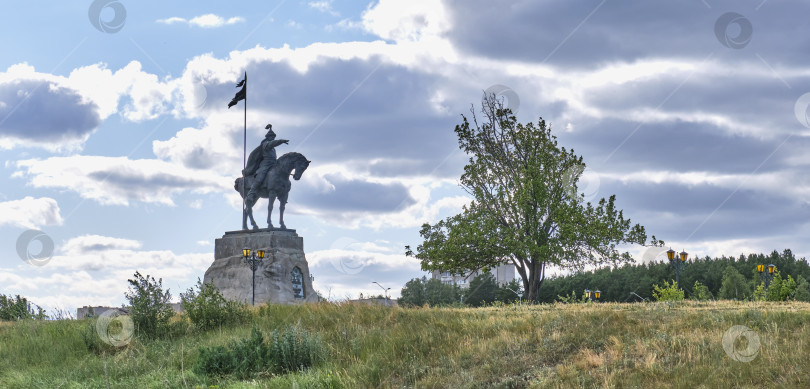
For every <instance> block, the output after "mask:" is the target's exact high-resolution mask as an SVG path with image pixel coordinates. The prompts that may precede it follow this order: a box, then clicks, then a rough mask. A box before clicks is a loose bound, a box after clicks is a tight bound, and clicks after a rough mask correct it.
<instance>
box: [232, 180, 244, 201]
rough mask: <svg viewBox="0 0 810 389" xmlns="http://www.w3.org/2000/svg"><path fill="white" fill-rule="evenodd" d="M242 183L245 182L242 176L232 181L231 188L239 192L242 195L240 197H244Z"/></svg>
mask: <svg viewBox="0 0 810 389" xmlns="http://www.w3.org/2000/svg"><path fill="white" fill-rule="evenodd" d="M244 183H245V179H244V178H242V177H239V178H237V179H236V181H234V182H233V188H234V189H235V190H236V191H237V192H239V194H240V195H242V197H245V190H244V188H245V186H244Z"/></svg>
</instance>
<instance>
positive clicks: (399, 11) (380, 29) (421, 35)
mask: <svg viewBox="0 0 810 389" xmlns="http://www.w3.org/2000/svg"><path fill="white" fill-rule="evenodd" d="M363 25H364V26H365V28H366V30H368V31H369V32H371V33H374V34H376V35H377V36H379V37H381V38H383V39H386V40H393V41H396V42H407V41H411V42H415V41H419V40H423V39H427V40H431V39H432V38H437V37H438V36H439V35H441V34H442V33H443V32H446V31H448V30H449V29H451V28H452V23H451V21H450V18H449V16H448V14H447V11H446V9H445V7H444V5H443V4H442V2H440V1H433V0H412V1H407V2H405V1H399V0H380V2H379V3H378V4H377V5H375V6H374V7H371V8H369V9H368V10H366V11H365V12H364V13H363Z"/></svg>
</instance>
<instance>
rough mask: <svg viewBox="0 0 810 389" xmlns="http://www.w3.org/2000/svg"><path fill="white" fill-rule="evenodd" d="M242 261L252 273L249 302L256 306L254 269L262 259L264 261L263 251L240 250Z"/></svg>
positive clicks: (246, 248)
mask: <svg viewBox="0 0 810 389" xmlns="http://www.w3.org/2000/svg"><path fill="white" fill-rule="evenodd" d="M242 259H244V260H245V263H246V264H247V265H248V266H250V271H251V273H252V280H251V288H250V289H251V294H252V297H251V301H250V305H254V306H255V305H256V269H258V268H259V264H260V263H262V259H264V250H256V251H255V252H251V250H250V248H248V247H245V248H243V249H242Z"/></svg>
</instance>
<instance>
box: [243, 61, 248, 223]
mask: <svg viewBox="0 0 810 389" xmlns="http://www.w3.org/2000/svg"><path fill="white" fill-rule="evenodd" d="M243 134H244V136H243V139H242V171H244V170H245V168H247V70H246V71H245V131H244V133H243ZM246 180H247V178H245V177H244V173H243V174H242V192H243V194H242V222H243V223H244V221H245V217H247V216H245V212H246V211H247V207H246V204H245V197H247V182H245V181H246Z"/></svg>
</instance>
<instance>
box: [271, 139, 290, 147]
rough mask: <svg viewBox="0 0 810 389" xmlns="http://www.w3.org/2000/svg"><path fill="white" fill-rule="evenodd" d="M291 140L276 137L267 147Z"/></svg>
mask: <svg viewBox="0 0 810 389" xmlns="http://www.w3.org/2000/svg"><path fill="white" fill-rule="evenodd" d="M289 142H290V141H288V140H286V139H275V140H272V141H270V144H268V145H267V147H269V148H271V149H272V148H273V147H276V146H278V145H280V144H284V143H289Z"/></svg>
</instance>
